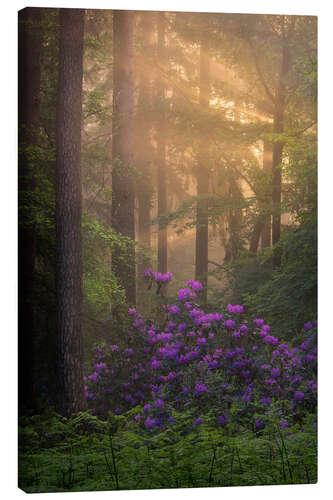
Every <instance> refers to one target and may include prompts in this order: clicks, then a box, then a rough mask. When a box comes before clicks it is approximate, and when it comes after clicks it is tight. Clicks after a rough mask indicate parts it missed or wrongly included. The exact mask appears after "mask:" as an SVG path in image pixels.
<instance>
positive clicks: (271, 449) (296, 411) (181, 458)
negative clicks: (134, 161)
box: [19, 270, 317, 492]
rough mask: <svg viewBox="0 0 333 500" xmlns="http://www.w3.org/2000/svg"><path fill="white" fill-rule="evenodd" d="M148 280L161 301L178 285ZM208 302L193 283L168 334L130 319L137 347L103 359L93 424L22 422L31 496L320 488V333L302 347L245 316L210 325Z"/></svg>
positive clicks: (162, 326) (173, 312) (115, 349)
mask: <svg viewBox="0 0 333 500" xmlns="http://www.w3.org/2000/svg"><path fill="white" fill-rule="evenodd" d="M145 278H146V280H147V281H148V282H149V283H150V286H151V287H156V288H157V290H159V291H160V290H161V286H162V287H163V286H165V283H166V282H167V281H168V280H169V279H170V276H165V275H162V274H161V273H153V272H152V271H151V270H147V272H146V273H145ZM161 284H162V285H161ZM201 290H202V285H201V283H200V282H197V281H193V280H190V281H189V282H188V283H187V286H186V287H185V288H182V289H181V290H180V291H179V295H178V300H177V303H176V304H173V305H168V306H167V305H164V306H163V307H162V311H161V313H160V316H159V322H158V321H157V320H154V322H152V320H147V321H145V322H144V321H143V320H142V317H141V315H140V314H138V313H137V312H136V310H135V309H130V310H129V311H128V313H129V317H130V318H131V325H130V326H129V329H128V331H127V333H124V335H126V338H127V347H123V348H121V347H119V346H118V345H114V344H113V345H107V344H104V345H99V346H97V347H96V348H95V350H94V353H95V354H94V365H93V367H92V370H93V372H92V373H91V374H90V375H88V376H87V377H86V395H87V398H88V400H89V402H90V406H91V412H86V413H81V414H78V415H76V416H73V417H72V418H71V419H68V420H67V419H65V418H62V417H59V416H58V415H55V414H53V413H52V412H49V413H48V414H46V415H45V416H43V417H42V416H37V415H35V416H32V417H23V418H22V419H21V421H20V434H19V443H20V465H19V469H20V487H21V488H23V489H24V490H25V491H29V492H42V491H82V490H103V489H141V488H164V487H167V488H170V487H175V488H177V487H205V486H227V485H238V486H239V485H250V484H290V483H305V482H315V481H316V448H315V446H316V353H317V349H316V328H315V326H314V325H313V324H311V323H309V322H308V323H306V324H305V325H304V330H303V333H302V335H301V338H300V340H299V342H300V344H299V346H298V347H292V346H290V345H288V344H285V343H281V342H279V340H278V339H277V338H276V337H274V336H273V335H272V334H271V331H270V327H269V326H268V325H267V324H265V322H264V320H263V319H260V318H256V319H254V320H253V322H250V321H249V320H248V319H247V318H246V316H245V315H244V308H243V307H242V306H240V305H234V306H233V305H231V304H228V306H227V308H226V311H225V312H224V314H221V313H215V314H213V313H210V314H205V313H204V312H203V311H202V310H201V309H199V306H198V304H197V303H196V302H197V301H198V300H200V293H201ZM156 319H157V318H156ZM315 325H316V323H315ZM221 345H222V346H223V349H221V348H220V346H221ZM97 415H100V417H101V419H99V418H98V416H97ZM105 419H106V420H105ZM226 464H227V467H226Z"/></svg>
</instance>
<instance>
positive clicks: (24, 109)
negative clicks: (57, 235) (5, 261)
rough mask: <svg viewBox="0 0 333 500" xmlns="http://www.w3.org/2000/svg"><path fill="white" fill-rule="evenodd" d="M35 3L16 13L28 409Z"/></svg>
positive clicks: (23, 369)
mask: <svg viewBox="0 0 333 500" xmlns="http://www.w3.org/2000/svg"><path fill="white" fill-rule="evenodd" d="M41 20H42V12H41V9H40V8H31V7H28V8H25V9H23V10H21V11H20V12H19V15H18V21H19V45H18V85H19V87H18V90H19V95H18V97H19V101H18V115H19V116H18V119H19V137H18V141H19V171H18V182H19V185H18V201H19V225H18V285H19V315H18V354H19V361H18V373H19V409H20V410H21V409H23V408H34V389H33V387H34V368H35V356H34V337H35V321H34V320H35V318H34V316H35V315H34V271H35V254H36V231H35V222H34V217H33V211H32V208H33V192H34V189H35V186H36V170H35V169H36V158H37V156H36V155H37V152H36V147H37V146H38V137H39V128H40V51H41V38H42V37H41Z"/></svg>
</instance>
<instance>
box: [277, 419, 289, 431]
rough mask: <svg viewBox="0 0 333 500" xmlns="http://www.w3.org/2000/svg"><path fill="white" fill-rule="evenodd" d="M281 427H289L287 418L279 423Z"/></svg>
mask: <svg viewBox="0 0 333 500" xmlns="http://www.w3.org/2000/svg"><path fill="white" fill-rule="evenodd" d="M279 427H280V429H286V428H287V427H289V423H288V422H287V420H282V421H281V422H280V423H279Z"/></svg>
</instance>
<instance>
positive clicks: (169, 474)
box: [19, 413, 317, 493]
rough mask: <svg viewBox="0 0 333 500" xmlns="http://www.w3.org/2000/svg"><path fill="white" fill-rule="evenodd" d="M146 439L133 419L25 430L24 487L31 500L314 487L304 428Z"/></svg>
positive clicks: (310, 435) (308, 432)
mask: <svg viewBox="0 0 333 500" xmlns="http://www.w3.org/2000/svg"><path fill="white" fill-rule="evenodd" d="M179 419H181V424H180V425H179V427H175V428H170V429H168V430H167V431H165V432H164V433H162V434H158V435H151V436H147V435H144V434H143V433H139V432H138V431H137V430H136V429H134V428H133V425H132V424H129V423H128V420H130V415H129V416H128V417H127V416H124V417H118V418H117V417H113V419H112V420H109V421H102V420H99V419H97V418H96V417H92V415H90V414H89V413H81V414H79V415H77V416H74V417H73V418H72V419H69V420H66V419H63V418H61V417H60V416H59V415H55V414H52V415H48V416H46V417H45V416H44V417H40V416H33V417H30V418H26V419H25V420H24V421H23V420H22V421H21V422H20V429H19V431H20V434H19V440H20V456H19V487H20V488H22V489H23V490H24V491H26V492H29V493H37V492H62V491H63V492H65V491H98V490H115V489H150V488H192V487H197V488H198V487H207V486H215V487H217V486H239V485H258V484H265V485H268V484H290V483H298V484H299V483H315V482H316V481H317V470H316V431H315V429H314V428H313V425H312V423H311V421H310V420H309V422H307V423H306V424H304V426H303V427H302V428H300V426H297V425H296V426H295V427H293V428H292V429H288V430H287V431H286V430H283V431H281V430H279V429H278V428H276V427H274V426H272V427H271V428H270V429H266V430H265V431H264V432H261V433H258V432H257V433H256V432H252V431H247V430H246V431H245V430H240V431H239V432H237V433H235V434H233V435H231V434H228V433H226V432H225V430H223V429H219V430H217V429H214V428H213V427H211V426H210V425H209V424H208V423H206V422H205V423H204V424H202V425H200V426H197V427H196V428H195V429H191V430H190V431H189V432H188V433H187V434H186V435H184V433H183V432H182V427H186V425H187V420H188V417H187V415H186V414H183V415H179Z"/></svg>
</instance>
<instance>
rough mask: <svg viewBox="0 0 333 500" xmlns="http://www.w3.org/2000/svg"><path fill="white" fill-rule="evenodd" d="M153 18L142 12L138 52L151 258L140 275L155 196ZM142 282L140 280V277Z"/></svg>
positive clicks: (143, 212) (142, 218)
mask: <svg viewBox="0 0 333 500" xmlns="http://www.w3.org/2000/svg"><path fill="white" fill-rule="evenodd" d="M153 21H154V14H153V13H152V12H142V13H141V22H140V28H141V39H142V48H141V53H140V55H139V56H138V68H137V69H138V74H139V97H138V103H137V112H136V127H135V165H136V168H137V169H138V170H139V173H140V178H139V180H138V186H137V200H138V212H139V213H138V231H137V232H138V241H139V243H140V245H141V246H142V248H143V249H144V250H145V251H146V252H147V253H148V259H147V261H146V260H145V261H144V262H140V263H139V264H138V277H139V278H140V277H141V276H142V274H143V272H144V270H145V268H146V267H148V264H149V256H150V251H151V231H150V225H149V222H150V209H151V204H152V197H153V187H152V179H151V177H152V166H151V161H152V156H153V149H152V142H151V140H152V137H151V131H152V119H151V107H152V77H151V65H152V62H153V43H154V42H153V34H154V33H153ZM139 283H140V280H139Z"/></svg>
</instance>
